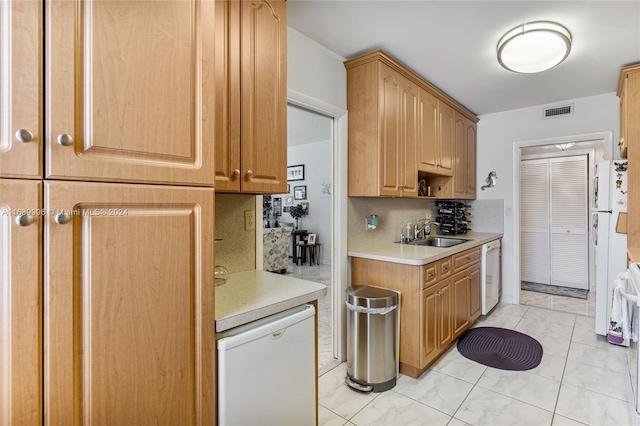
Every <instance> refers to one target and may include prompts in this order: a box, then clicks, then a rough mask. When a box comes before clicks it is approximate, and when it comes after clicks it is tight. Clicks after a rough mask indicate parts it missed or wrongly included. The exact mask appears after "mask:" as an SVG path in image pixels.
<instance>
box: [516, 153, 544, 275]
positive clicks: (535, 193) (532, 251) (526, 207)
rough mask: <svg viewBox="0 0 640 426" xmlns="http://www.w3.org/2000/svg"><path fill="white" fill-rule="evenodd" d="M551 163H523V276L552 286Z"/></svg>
mask: <svg viewBox="0 0 640 426" xmlns="http://www.w3.org/2000/svg"><path fill="white" fill-rule="evenodd" d="M549 233H550V227H549V161H548V160H546V159H545V160H526V161H522V162H521V163H520V277H521V279H522V281H530V282H534V283H540V284H550V283H551V276H550V270H551V267H550V256H549Z"/></svg>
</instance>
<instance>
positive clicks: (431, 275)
mask: <svg viewBox="0 0 640 426" xmlns="http://www.w3.org/2000/svg"><path fill="white" fill-rule="evenodd" d="M433 277H435V274H433V273H431V274H427V278H429V279H431V278H433Z"/></svg>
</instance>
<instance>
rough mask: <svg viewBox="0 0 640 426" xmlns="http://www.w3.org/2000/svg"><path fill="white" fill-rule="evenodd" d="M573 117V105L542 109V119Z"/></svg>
mask: <svg viewBox="0 0 640 426" xmlns="http://www.w3.org/2000/svg"><path fill="white" fill-rule="evenodd" d="M571 115H573V104H569V105H563V106H555V107H551V108H544V109H543V110H542V119H543V120H545V119H547V118H559V117H569V116H571Z"/></svg>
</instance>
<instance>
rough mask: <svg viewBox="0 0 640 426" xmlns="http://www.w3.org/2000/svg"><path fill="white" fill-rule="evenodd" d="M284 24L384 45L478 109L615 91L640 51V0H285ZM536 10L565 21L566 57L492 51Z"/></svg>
mask: <svg viewBox="0 0 640 426" xmlns="http://www.w3.org/2000/svg"><path fill="white" fill-rule="evenodd" d="M287 9H288V25H289V26H291V27H292V28H294V29H295V30H297V31H299V32H300V33H302V34H304V35H306V36H307V37H309V38H311V39H313V40H315V41H317V42H318V43H320V44H321V45H323V46H325V47H326V48H327V49H329V50H331V51H333V52H335V53H337V54H338V55H340V56H342V57H344V58H346V59H350V58H353V57H356V56H358V55H360V54H363V53H366V52H369V51H371V50H375V49H379V48H381V49H384V50H385V51H387V52H388V53H389V54H391V55H392V56H394V57H396V58H397V59H398V60H400V61H401V62H403V63H404V64H405V65H407V66H408V67H409V68H411V69H413V70H414V71H416V72H417V73H418V74H420V75H421V76H423V77H424V78H426V79H427V80H428V81H430V82H431V83H433V84H434V85H436V86H437V87H439V88H440V89H442V90H443V91H444V92H446V93H447V94H449V95H450V96H451V97H453V98H454V99H456V100H457V101H458V102H460V103H461V104H463V105H464V106H466V107H467V108H469V109H470V110H471V111H472V112H474V113H475V114H477V115H481V114H488V113H492V112H498V111H505V110H511V109H517V108H524V107H528V106H533V105H543V104H553V103H555V102H559V101H563V100H568V99H574V98H581V97H585V96H592V95H597V94H603V93H611V92H615V91H616V89H617V82H618V74H619V71H620V68H621V67H622V66H624V65H628V64H631V63H636V62H639V61H640V0H631V1H576V0H574V1H542V0H536V1H519V0H512V1H481V0H478V1H454V0H450V1H424V0H423V1H372V0H368V1H363V0H356V1H342V0H337V1H329V0H289V1H288V2H287ZM536 20H550V21H556V22H558V23H560V24H562V25H564V26H565V27H567V28H568V29H569V31H570V32H571V34H572V36H573V46H572V50H571V54H570V55H569V57H568V58H567V59H566V60H565V62H563V63H562V64H560V65H559V66H557V67H556V68H554V69H551V70H549V71H546V72H542V73H539V74H516V73H512V72H509V71H507V70H505V69H504V68H502V67H501V66H500V65H499V64H498V62H497V60H496V44H497V43H498V40H499V39H500V37H502V35H503V34H504V33H506V32H507V31H508V30H510V29H512V28H513V27H515V26H517V25H519V24H522V23H526V22H529V21H536Z"/></svg>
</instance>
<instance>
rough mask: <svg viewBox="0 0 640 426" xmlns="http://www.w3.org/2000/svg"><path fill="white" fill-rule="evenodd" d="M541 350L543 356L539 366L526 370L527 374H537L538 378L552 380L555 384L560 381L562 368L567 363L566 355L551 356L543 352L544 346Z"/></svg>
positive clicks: (562, 372)
mask: <svg viewBox="0 0 640 426" xmlns="http://www.w3.org/2000/svg"><path fill="white" fill-rule="evenodd" d="M542 350H543V354H542V360H541V361H540V365H538V366H537V367H536V368H534V369H531V370H527V373H532V374H537V375H539V376H543V377H547V378H549V379H553V380H555V381H557V382H560V381H562V375H563V374H564V366H565V364H566V362H567V357H566V354H565V356H560V355H553V354H551V353H548V352H545V351H544V346H543V347H542Z"/></svg>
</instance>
